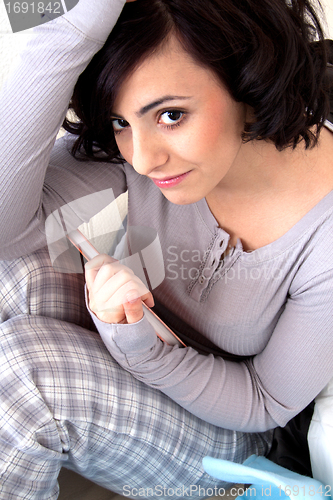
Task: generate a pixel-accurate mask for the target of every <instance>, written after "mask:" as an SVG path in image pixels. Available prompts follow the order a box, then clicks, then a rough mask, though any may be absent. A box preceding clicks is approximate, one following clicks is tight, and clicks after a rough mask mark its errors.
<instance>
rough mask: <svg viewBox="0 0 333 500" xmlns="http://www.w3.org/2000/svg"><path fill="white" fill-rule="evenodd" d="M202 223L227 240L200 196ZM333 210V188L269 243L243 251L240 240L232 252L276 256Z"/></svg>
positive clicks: (225, 234) (265, 256)
mask: <svg viewBox="0 0 333 500" xmlns="http://www.w3.org/2000/svg"><path fill="white" fill-rule="evenodd" d="M196 205H197V209H198V210H199V212H200V215H201V218H202V219H203V221H204V224H205V225H206V226H207V227H208V229H209V230H210V231H211V232H212V233H213V234H218V235H219V237H220V238H222V239H224V240H227V241H229V239H230V235H229V233H227V232H226V231H225V230H224V229H222V228H220V227H219V224H218V222H217V220H216V219H215V217H214V215H213V213H212V212H211V210H210V208H209V205H208V203H207V201H206V198H202V199H201V200H200V201H198V202H197V203H196ZM332 210H333V190H332V191H330V192H329V193H328V194H327V195H325V196H324V197H323V198H322V199H321V200H320V201H319V202H318V203H317V204H316V205H315V206H314V207H312V208H311V209H310V210H309V211H308V212H307V213H306V214H305V215H303V217H302V218H301V219H300V220H299V221H297V222H296V223H295V224H294V225H293V226H292V227H291V228H290V229H289V230H288V231H287V232H286V233H284V234H283V235H282V236H280V237H279V238H277V239H276V240H274V241H273V242H271V243H268V244H267V245H264V246H262V247H260V248H257V249H256V250H252V251H249V252H245V251H244V249H243V246H242V243H241V241H240V240H238V241H237V244H236V246H235V247H234V250H233V251H234V252H235V251H236V252H238V253H242V255H243V256H251V258H253V257H254V256H255V257H256V260H262V259H265V260H266V259H267V258H269V257H270V258H271V257H276V256H278V255H280V254H281V253H284V252H285V251H287V250H288V249H289V248H290V247H291V246H293V245H295V244H296V243H297V242H298V241H299V240H300V239H301V238H302V237H303V236H304V235H305V234H306V233H307V232H308V231H311V230H312V227H313V226H317V225H318V223H319V219H321V218H322V217H323V218H325V217H327V215H328V212H330V211H332Z"/></svg>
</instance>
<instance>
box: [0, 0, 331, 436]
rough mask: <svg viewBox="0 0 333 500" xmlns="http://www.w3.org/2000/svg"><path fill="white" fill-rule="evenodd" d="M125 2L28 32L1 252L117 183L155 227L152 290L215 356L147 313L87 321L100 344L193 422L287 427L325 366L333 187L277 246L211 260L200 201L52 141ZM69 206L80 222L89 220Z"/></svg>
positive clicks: (5, 124) (6, 93)
mask: <svg viewBox="0 0 333 500" xmlns="http://www.w3.org/2000/svg"><path fill="white" fill-rule="evenodd" d="M97 4H98V5H97ZM123 4H124V0H99V1H98V2H93V1H92V0H80V2H79V4H78V5H77V6H76V7H75V8H74V9H72V11H70V12H69V13H68V14H67V15H66V16H63V17H62V18H58V19H56V20H55V21H52V22H49V23H47V24H45V25H43V26H41V27H39V28H37V29H36V30H35V35H34V37H33V39H32V40H31V42H30V43H29V45H28V47H27V50H26V52H25V53H24V55H23V57H22V63H21V64H20V66H19V68H18V71H17V72H16V73H15V74H14V75H12V77H11V78H10V79H9V80H8V82H7V83H6V84H5V85H4V87H3V88H2V90H1V95H0V100H1V106H0V109H1V113H0V116H1V126H0V141H1V182H0V190H1V193H0V210H1V218H0V258H1V259H13V258H15V257H18V256H20V255H23V254H27V253H30V252H32V251H34V250H36V249H38V248H41V247H43V246H45V245H46V236H45V219H46V218H47V217H48V215H49V214H51V213H52V212H53V211H54V210H57V209H58V208H59V207H61V206H63V205H65V204H68V203H69V202H72V201H73V200H77V199H79V198H82V197H83V196H86V195H89V194H92V193H98V192H102V191H103V192H104V193H105V190H106V189H111V188H112V190H113V194H114V196H115V197H117V196H118V195H119V194H120V193H123V192H125V191H126V190H128V196H129V212H128V226H129V227H137V226H140V227H142V226H144V227H145V229H144V230H143V233H146V234H155V235H158V238H159V242H160V245H161V248H162V254H163V262H164V272H165V277H164V279H163V281H162V282H161V283H160V284H159V285H158V286H157V287H156V288H155V289H154V290H153V294H154V297H155V299H156V301H157V303H159V304H160V307H161V311H163V310H164V311H165V309H167V310H168V317H169V318H171V319H170V322H171V324H172V325H173V326H174V327H175V328H178V329H179V331H181V330H182V329H183V332H184V333H185V335H186V336H187V338H188V339H189V340H190V342H189V343H191V340H194V341H196V342H198V343H204V341H202V338H204V339H207V341H209V342H210V347H209V349H210V348H211V346H212V345H214V346H216V350H215V351H216V352H215V354H208V355H206V354H200V353H199V352H198V351H197V350H196V349H194V348H192V347H186V348H182V347H170V346H168V345H166V344H164V343H162V342H161V341H160V340H159V339H158V338H157V337H156V335H155V333H154V331H153V329H152V327H151V326H150V325H149V323H148V322H147V320H146V319H145V318H143V319H142V320H141V321H140V322H138V323H137V324H134V325H106V324H104V323H102V322H100V321H98V320H97V319H96V318H95V322H96V325H97V328H98V330H99V332H100V334H101V336H102V338H103V340H104V342H105V344H106V346H107V348H108V349H109V351H110V353H111V354H112V356H114V357H115V358H116V359H117V360H118V362H119V363H120V364H121V365H122V366H123V367H124V369H126V370H128V371H130V372H131V373H132V374H133V375H134V376H135V377H137V378H138V379H140V380H142V381H143V382H144V383H146V384H148V385H150V386H152V387H155V388H157V389H159V390H161V391H163V392H164V393H166V394H167V395H169V396H170V398H172V399H174V400H175V401H176V402H178V403H179V404H180V405H181V406H183V407H185V408H186V409H188V410H189V411H190V412H192V413H193V414H195V415H197V416H199V417H200V418H202V419H203V420H206V421H208V422H211V423H214V424H216V425H218V426H221V427H226V428H230V429H234V430H243V431H245V432H251V431H264V430H267V429H270V428H273V427H276V426H278V425H280V426H284V425H285V424H286V422H287V421H288V420H289V419H290V418H292V417H293V416H294V415H296V414H297V413H298V412H299V411H300V410H301V409H302V408H304V407H305V406H306V405H307V404H308V403H309V402H310V401H311V400H312V399H313V398H314V397H315V396H316V395H317V394H318V392H319V391H320V390H321V389H322V388H323V387H324V386H325V385H326V383H327V382H328V381H329V380H330V378H331V377H332V375H333V314H332V308H333V258H332V257H333V192H331V193H330V194H328V195H327V196H326V197H325V198H324V199H322V200H321V201H320V202H319V203H318V204H317V205H316V206H315V207H314V208H313V209H312V210H311V211H310V212H309V213H307V214H306V215H305V216H304V217H303V218H302V219H301V220H300V221H299V222H298V223H297V224H295V226H294V227H292V228H291V229H290V230H289V231H288V232H287V233H286V234H284V235H283V236H282V237H281V238H279V239H278V240H276V241H275V242H273V243H271V244H269V245H267V246H265V247H262V248H259V249H257V250H255V251H253V252H245V251H243V248H242V245H241V243H240V242H238V244H237V246H236V247H235V248H234V249H233V251H232V252H231V253H229V254H228V255H227V256H226V257H224V258H222V255H223V253H224V251H225V249H226V247H227V244H228V240H229V235H228V234H227V233H226V232H225V231H224V230H223V229H221V228H220V227H219V226H218V223H217V221H216V219H215V218H214V216H213V214H212V213H211V212H210V210H209V207H208V205H207V203H206V200H205V199H202V200H201V201H199V202H197V203H194V204H190V205H182V206H181V205H174V204H172V203H170V202H169V201H168V200H167V199H166V198H165V197H164V196H163V195H162V194H161V192H160V190H159V189H158V188H157V187H156V186H155V185H154V184H153V183H152V181H151V180H150V179H148V178H146V177H145V176H141V175H139V174H137V173H136V172H135V171H134V169H133V168H132V167H131V166H130V165H128V164H124V166H120V165H111V164H107V163H94V162H92V161H87V162H78V161H77V160H75V159H74V158H73V157H72V156H71V155H70V153H69V149H70V146H71V143H72V138H71V137H70V136H66V137H64V138H62V139H60V140H58V141H57V142H56V144H55V145H54V143H55V138H56V134H57V132H58V129H59V127H60V125H61V123H62V120H63V118H64V116H65V113H66V110H67V105H68V101H69V99H70V97H71V94H72V91H73V87H74V84H75V82H76V79H77V78H78V76H79V74H80V73H81V72H82V71H83V69H84V68H85V66H86V65H87V64H88V62H89V60H90V59H91V58H92V56H93V55H94V53H95V52H97V51H98V50H99V48H100V47H101V46H102V43H103V42H104V41H105V39H106V37H107V34H108V33H109V31H111V29H112V26H113V25H114V23H115V21H116V19H117V16H118V14H119V12H120V11H121V8H122V6H123ZM101 19H103V22H102V23H101V21H100V20H101ZM80 207H81V209H78V211H77V213H76V219H77V221H78V222H80V221H84V220H87V219H89V216H90V215H91V214H88V213H85V212H84V209H83V210H82V204H81V205H80ZM134 232H135V231H134ZM154 248H155V247H154ZM150 258H152V255H150ZM153 258H154V256H153ZM156 259H157V260H158V259H160V256H158V255H157V256H156ZM218 349H222V350H224V351H227V352H228V353H232V354H234V355H235V356H236V357H237V356H239V358H237V359H236V360H232V359H228V358H227V357H224V356H223V355H219V353H218Z"/></svg>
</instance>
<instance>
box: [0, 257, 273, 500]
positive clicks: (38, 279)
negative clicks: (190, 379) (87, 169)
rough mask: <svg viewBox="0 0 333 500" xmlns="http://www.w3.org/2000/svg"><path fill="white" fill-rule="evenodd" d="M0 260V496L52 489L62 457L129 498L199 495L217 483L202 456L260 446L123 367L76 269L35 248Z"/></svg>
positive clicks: (232, 454)
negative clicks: (95, 322)
mask: <svg viewBox="0 0 333 500" xmlns="http://www.w3.org/2000/svg"><path fill="white" fill-rule="evenodd" d="M0 264H1V270H0V275H1V279H0V281H1V286H0V288H1V291H0V294H1V297H0V301H1V302H0V303H1V319H2V324H1V349H0V371H1V414H0V442H1V454H0V499H1V500H14V499H15V500H18V499H23V498H24V499H33V500H35V499H36V500H37V499H43V500H46V499H48V500H49V499H50V500H51V499H56V498H57V496H58V490H59V488H58V483H57V477H58V474H59V471H60V469H61V467H62V466H65V467H67V468H70V469H72V470H75V471H76V472H78V473H79V474H81V475H83V476H85V477H87V478H89V479H91V480H92V481H94V482H96V483H98V484H100V485H101V486H104V487H105V488H108V489H110V490H113V491H115V492H117V493H120V494H124V495H125V496H128V497H129V498H135V497H136V496H138V495H139V492H140V496H141V497H146V498H150V497H158V498H161V499H166V498H170V497H173V498H182V497H183V498H188V497H191V498H196V499H198V498H204V497H206V496H209V495H212V494H214V493H215V494H216V489H215V490H213V489H214V488H223V487H226V486H227V485H226V484H225V483H223V482H221V481H219V480H216V479H213V478H212V477H210V476H208V475H207V474H206V473H204V471H203V469H202V466H201V460H202V458H203V457H204V456H205V455H210V456H213V457H220V458H224V459H228V460H232V461H236V462H243V461H244V460H245V459H246V458H247V457H248V456H249V455H251V454H252V453H256V454H258V455H262V454H265V453H266V452H267V451H268V448H269V445H270V441H271V432H268V433H262V434H249V433H241V432H235V431H230V430H225V429H222V428H219V427H215V426H213V425H210V424H208V423H206V422H204V421H202V420H200V419H198V418H196V417H195V416H193V415H192V414H190V413H188V412H187V411H185V410H184V409H182V408H181V407H179V406H178V405H177V404H176V403H174V402H173V401H171V400H170V399H169V398H168V397H167V396H165V395H164V394H162V393H160V392H159V391H156V390H154V389H152V388H150V387H147V386H146V385H144V384H143V383H141V382H139V381H137V380H136V379H134V378H133V377H132V376H131V375H130V374H129V373H127V372H126V371H124V370H123V369H122V368H121V367H120V366H119V365H118V364H117V363H116V362H115V361H114V360H113V358H112V357H111V356H110V354H109V353H108V351H107V350H106V348H105V347H104V344H103V343H102V341H101V339H100V337H99V335H98V334H97V333H96V332H95V331H92V326H91V320H90V317H89V315H88V314H87V311H86V308H85V305H84V295H83V275H74V274H72V275H71V274H62V273H57V272H55V271H54V269H53V268H52V265H51V263H50V260H49V257H48V252H47V250H46V249H43V250H40V251H39V252H36V253H35V254H34V255H30V256H27V257H23V258H20V259H18V260H16V261H15V262H2V263H0ZM207 494H208V495H207Z"/></svg>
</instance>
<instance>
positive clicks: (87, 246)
mask: <svg viewBox="0 0 333 500" xmlns="http://www.w3.org/2000/svg"><path fill="white" fill-rule="evenodd" d="M67 238H68V239H69V241H70V242H71V243H72V244H73V245H74V246H75V247H76V248H77V249H78V250H79V252H81V254H82V255H83V256H84V258H85V259H86V260H88V261H89V260H91V259H93V258H94V257H96V256H97V255H99V252H98V250H97V249H96V248H95V247H94V246H93V245H92V244H91V242H90V241H89V240H88V239H87V238H86V237H85V236H84V234H83V233H82V232H81V231H80V230H79V229H75V230H74V231H71V232H70V233H68V234H67ZM113 260H114V262H118V261H117V260H116V259H113ZM142 305H143V312H144V314H145V316H146V318H147V320H148V321H149V323H150V324H151V325H152V326H153V328H154V330H155V332H156V335H157V336H158V337H159V338H160V339H161V340H163V342H165V343H166V344H168V345H180V346H183V347H186V346H185V344H184V342H183V341H182V340H180V338H179V337H178V336H177V335H176V334H175V333H174V332H173V331H172V330H171V328H169V327H168V326H167V325H166V324H165V323H164V322H163V321H162V320H161V319H160V318H159V317H158V316H157V314H155V313H154V311H152V310H151V309H150V307H148V306H147V305H146V304H145V303H144V302H142Z"/></svg>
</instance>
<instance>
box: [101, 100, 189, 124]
mask: <svg viewBox="0 0 333 500" xmlns="http://www.w3.org/2000/svg"><path fill="white" fill-rule="evenodd" d="M191 98H192V97H191V96H179V95H166V96H164V97H161V98H160V99H157V101H154V102H151V103H150V104H147V105H146V106H143V107H142V108H141V109H139V111H136V112H135V114H136V116H138V117H139V118H141V117H142V116H143V115H145V114H146V113H148V111H150V110H151V109H153V108H156V106H160V105H161V104H164V103H165V102H169V101H177V100H184V99H191ZM111 117H112V118H114V119H119V120H124V118H123V117H122V116H120V115H118V114H117V113H111Z"/></svg>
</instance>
